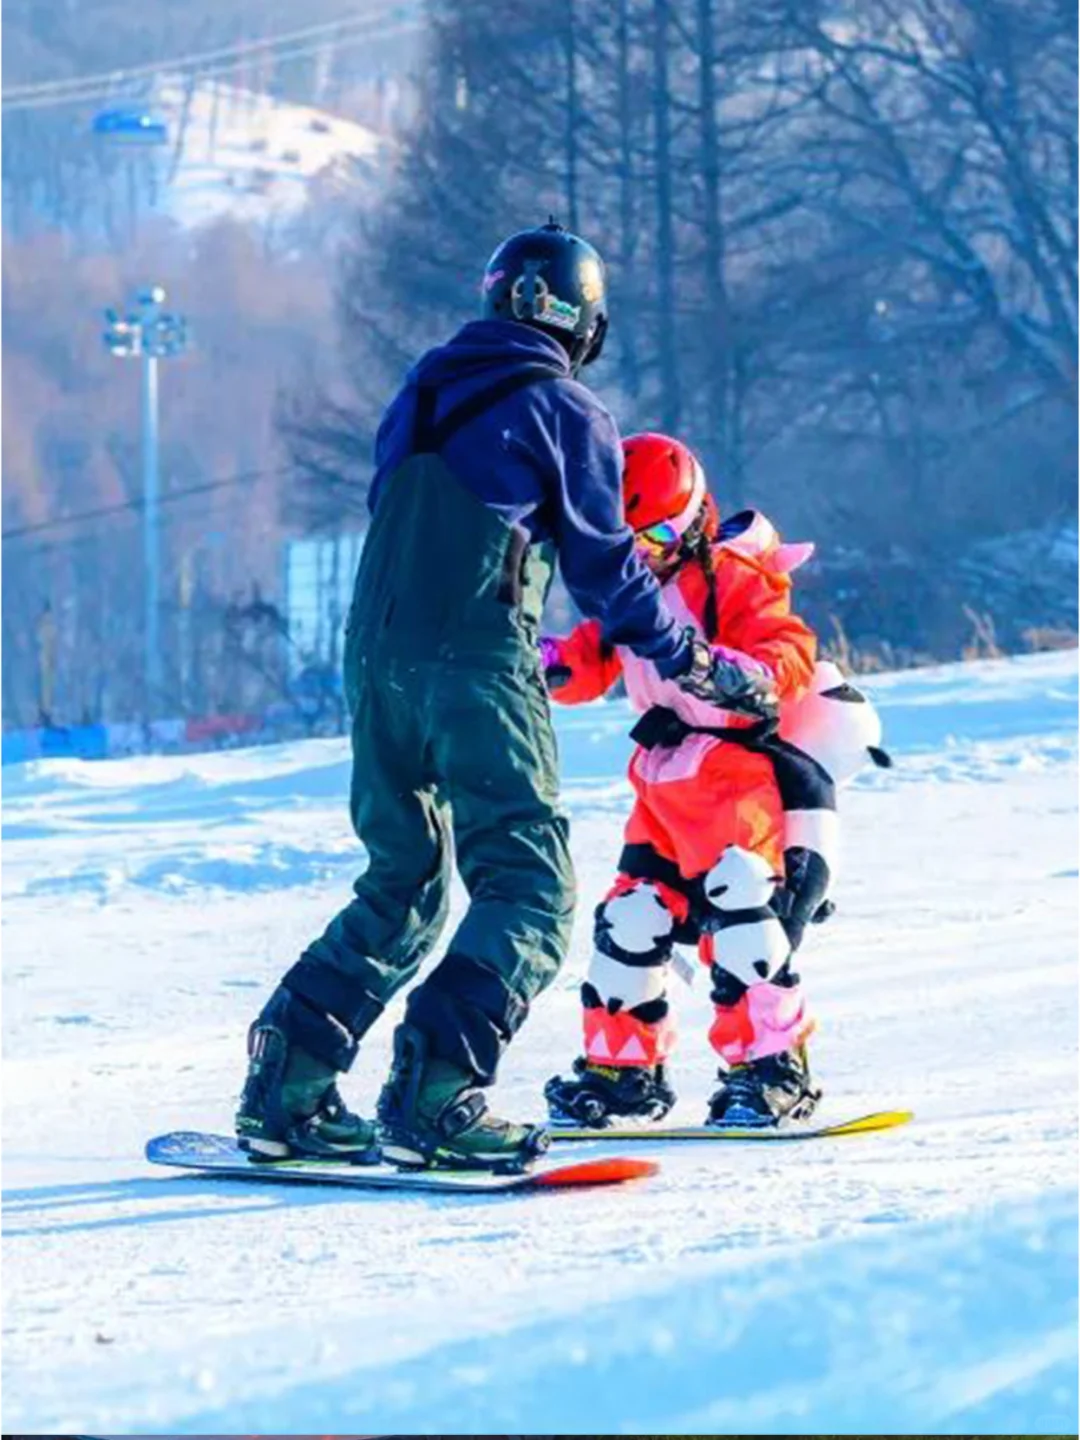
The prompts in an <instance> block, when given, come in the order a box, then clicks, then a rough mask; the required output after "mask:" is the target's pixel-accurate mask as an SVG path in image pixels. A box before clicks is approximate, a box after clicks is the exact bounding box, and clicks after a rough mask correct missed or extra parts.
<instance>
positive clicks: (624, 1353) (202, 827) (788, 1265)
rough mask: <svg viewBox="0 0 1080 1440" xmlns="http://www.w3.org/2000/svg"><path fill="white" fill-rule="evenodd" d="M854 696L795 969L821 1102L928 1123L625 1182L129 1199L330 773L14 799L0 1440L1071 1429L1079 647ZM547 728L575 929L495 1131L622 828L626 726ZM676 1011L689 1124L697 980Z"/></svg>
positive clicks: (329, 882)
mask: <svg viewBox="0 0 1080 1440" xmlns="http://www.w3.org/2000/svg"><path fill="white" fill-rule="evenodd" d="M870 688H871V689H872V690H873V692H874V695H875V698H876V699H877V700H878V702H879V704H880V705H881V708H882V710H883V713H884V716H885V722H886V741H887V743H888V744H889V746H890V748H891V749H892V750H893V752H894V755H895V758H896V760H897V768H896V769H894V770H892V771H889V772H877V773H875V774H873V775H870V776H867V777H865V778H864V779H863V780H862V781H861V782H860V783H859V784H857V786H856V787H855V788H854V790H852V791H851V792H850V793H849V794H848V796H847V800H846V805H845V808H844V814H845V817H846V846H845V849H846V857H847V858H846V867H845V870H844V873H843V875H842V877H841V880H840V883H839V886H838V889H837V893H836V897H835V898H836V899H837V902H838V906H839V909H838V913H837V916H836V918H835V919H834V920H833V921H832V922H831V923H830V924H829V925H827V926H825V927H822V928H821V929H820V930H818V931H816V932H814V933H813V934H812V935H811V938H810V940H809V942H808V945H807V947H806V950H805V952H804V957H805V958H804V963H803V964H802V966H801V967H800V968H801V969H802V972H803V974H804V976H805V978H806V980H807V983H808V986H809V989H810V991H811V995H812V998H813V1002H814V1004H815V1007H816V1009H817V1011H818V1014H819V1017H820V1021H821V1028H820V1033H819V1036H818V1038H817V1040H816V1042H815V1049H814V1054H815V1056H816V1061H817V1068H818V1070H819V1073H820V1075H821V1076H822V1078H823V1079H824V1081H825V1083H826V1085H827V1088H828V1094H829V1105H830V1107H831V1110H832V1113H834V1114H841V1113H843V1112H845V1111H850V1110H852V1109H863V1108H868V1107H878V1106H888V1105H904V1106H910V1107H912V1108H913V1109H914V1110H915V1112H916V1121H915V1123H913V1124H912V1125H910V1126H909V1127H907V1129H906V1130H900V1131H897V1132H894V1133H892V1134H886V1135H880V1136H869V1137H861V1138H852V1139H847V1140H836V1141H832V1142H815V1143H807V1144H805V1145H799V1146H791V1147H783V1146H776V1147H770V1146H737V1145H725V1146H720V1145H713V1146H699V1145H687V1146H681V1147H674V1146H673V1147H669V1148H667V1149H664V1148H663V1147H661V1146H659V1145H644V1146H642V1147H640V1149H639V1150H637V1151H635V1153H645V1154H653V1155H655V1156H656V1157H658V1158H660V1160H661V1162H662V1166H663V1169H662V1173H661V1174H660V1175H659V1176H657V1177H656V1178H655V1179H652V1180H648V1181H644V1182H641V1183H639V1184H637V1185H634V1186H627V1187H624V1188H622V1189H620V1190H618V1191H586V1192H578V1193H573V1194H570V1193H568V1194H554V1195H551V1196H519V1197H502V1198H487V1197H470V1198H464V1197H450V1198H440V1199H436V1198H434V1197H428V1198H421V1197H414V1198H404V1197H397V1198H394V1197H391V1196H386V1195H361V1194H353V1195H349V1194H345V1193H343V1192H340V1191H330V1190H319V1189H315V1188H310V1189H309V1188H304V1189H302V1190H290V1191H286V1190H284V1189H275V1188H269V1187H267V1188H256V1187H253V1186H248V1185H243V1184H241V1183H233V1182H224V1183H222V1182H212V1181H207V1180H202V1179H197V1178H174V1177H171V1176H169V1175H166V1174H160V1173H157V1172H154V1171H152V1170H151V1169H150V1168H149V1167H148V1166H146V1165H145V1164H144V1162H143V1161H142V1159H141V1150H142V1144H143V1141H144V1139H145V1138H146V1136H147V1135H148V1134H150V1133H152V1132H156V1131H161V1130H165V1129H168V1128H173V1127H182V1126H192V1125H205V1126H206V1127H208V1128H211V1127H217V1128H222V1127H227V1126H228V1124H229V1121H230V1117H231V1110H232V1104H233V1101H234V1098H235V1094H236V1091H237V1088H238V1084H239V1081H240V1078H241V1074H242V1068H243V1033H244V1029H245V1027H246V1025H247V1023H248V1021H249V1020H250V1018H251V1016H252V1015H253V1013H254V1011H255V1009H256V1008H257V1006H258V1005H259V1003H260V1001H261V1000H262V999H263V997H264V996H265V995H266V994H267V992H268V990H269V989H270V987H271V986H272V984H273V983H274V981H275V980H276V979H277V976H278V974H279V972H280V971H281V970H282V969H283V967H284V966H285V965H286V964H287V963H289V962H290V961H291V960H292V958H293V957H294V955H295V953H296V952H297V949H298V948H299V947H300V946H301V945H302V944H303V942H304V941H305V940H306V939H307V938H308V937H309V936H310V935H311V934H312V933H313V932H315V931H316V930H318V929H319V928H321V926H322V924H323V922H324V921H325V919H326V918H327V917H328V916H329V914H330V913H331V912H332V911H333V910H334V909H335V908H336V907H337V906H338V905H339V904H340V903H341V902H342V901H343V900H344V899H345V898H346V896H347V890H348V885H349V881H350V877H351V876H352V874H353V873H354V870H355V869H356V868H357V865H358V856H357V850H356V846H355V844H354V842H353V840H352V837H351V835H350V833H349V830H348V822H347V817H346V813H345V794H346V786H347V774H348V767H347V757H346V751H345V747H344V745H343V744H342V743H340V742H328V741H315V742H308V743H304V744H296V745H291V746H285V747H280V748H275V749H267V750H258V751H248V752H241V753H232V754H219V755H210V756H202V757H200V756H196V757H192V756H186V757H168V758H150V759H139V760H128V761H116V762H110V763H99V764H94V763H75V762H65V761H52V762H41V763H38V764H36V765H28V766H18V767H12V768H10V769H8V770H7V771H5V773H4V777H3V778H4V783H5V795H4V873H3V894H4V900H5V905H4V915H3V922H4V923H3V935H4V1079H5V1082H6V1105H5V1110H4V1161H5V1166H4V1227H5V1234H4V1250H5V1265H4V1282H5V1284H4V1301H3V1323H4V1377H3V1378H4V1412H3V1419H4V1429H5V1430H6V1431H12V1430H22V1431H61V1432H65V1433H70V1432H75V1431H88V1432H97V1433H109V1432H113V1433H122V1432H135V1433H148V1432H154V1431H170V1432H180V1431H185V1432H188V1433H200V1432H202V1433H215V1434H221V1433H227V1432H241V1431H242V1432H245V1433H254V1432H259V1431H265V1432H277V1433H293V1432H299V1431H315V1430H320V1431H327V1432H334V1431H360V1430H361V1429H362V1430H363V1431H365V1432H394V1433H407V1432H424V1431H427V1432H433V1431H439V1432H441V1433H469V1434H475V1433H487V1432H493V1431H500V1430H507V1431H511V1430H512V1431H515V1432H517V1433H522V1432H525V1433H528V1432H545V1433H556V1432H563V1433H575V1432H578V1433H585V1432H588V1433H604V1432H608V1433H611V1432H620V1431H622V1432H627V1433H637V1432H653V1433H655V1432H665V1431H671V1432H680V1431H681V1432H695V1433H696V1432H702V1433H704V1432H716V1433H723V1432H737V1433H819V1432H824V1433H829V1434H837V1433H847V1432H858V1433H864V1434H865V1433H901V1434H910V1433H964V1434H973V1433H983V1434H986V1433H995V1432H1008V1433H1010V1434H1015V1433H1046V1432H1054V1431H1056V1432H1067V1431H1073V1432H1075V1429H1076V1426H1077V1363H1076V1354H1077V1306H1076V1300H1077V1295H1076V1290H1077V1214H1076V1211H1077V1190H1076V1166H1077V1145H1076V1115H1075V1100H1076V1088H1077V1085H1076V1081H1077V1076H1076V1034H1077V1005H1076V998H1077V954H1076V909H1077V906H1076V900H1077V868H1076V867H1077V857H1076V736H1075V729H1076V697H1077V662H1076V654H1075V652H1066V653H1056V654H1048V655H1039V656H1033V657H1030V658H1026V659H1021V660H1015V661H1000V662H985V663H980V664H977V665H969V666H956V667H945V668H941V669H937V670H926V671H918V672H909V673H905V674H899V675H893V676H886V677H879V678H875V680H874V682H873V684H872V686H871V687H870ZM559 723H560V735H561V742H562V755H563V767H564V774H565V777H566V786H565V793H566V799H567V803H568V806H569V808H570V811H571V814H572V817H573V826H574V828H573V843H574V849H575V856H576V860H577V865H578V870H579V879H580V884H581V891H582V896H583V902H582V906H581V913H580V915H579V920H578V926H577V931H576V938H575V944H574V948H573V953H572V957H571V960H570V963H569V965H568V967H567V969H566V972H565V973H564V975H563V976H562V977H561V978H560V980H559V982H558V983H557V985H556V987H555V988H554V989H553V990H552V991H550V992H549V993H548V994H547V995H546V996H544V997H543V999H542V1000H541V1001H540V1002H539V1003H538V1005H537V1006H536V1009H535V1012H534V1015H533V1017H532V1018H531V1020H530V1022H529V1024H528V1026H527V1028H526V1029H525V1030H524V1031H523V1033H522V1036H521V1038H520V1040H519V1042H518V1043H517V1045H516V1046H515V1047H514V1049H513V1050H512V1052H511V1054H510V1056H509V1058H508V1061H507V1064H506V1066H505V1076H504V1083H503V1084H502V1085H501V1086H500V1090H499V1092H498V1094H499V1100H500V1102H501V1104H502V1105H503V1106H504V1108H505V1109H506V1110H507V1112H514V1113H517V1114H521V1115H524V1114H526V1113H527V1112H533V1113H535V1112H536V1111H537V1108H538V1107H537V1104H536V1100H537V1095H538V1093H539V1089H540V1086H541V1084H542V1082H543V1080H544V1079H545V1078H546V1077H547V1075H549V1074H550V1073H551V1072H552V1070H553V1069H554V1068H556V1066H559V1065H564V1064H566V1063H568V1062H569V1060H570V1059H571V1057H572V1056H573V1054H574V1053H575V1048H576V1041H577V1031H576V1025H577V1000H576V988H577V984H578V982H579V979H580V975H581V973H582V970H583V968H584V966H585V963H586V959H587V954H588V935H589V911H590V908H591V904H592V902H593V901H594V899H595V898H596V897H598V896H599V895H600V893H601V891H602V889H603V888H604V886H605V884H606V882H607V878H608V875H609V872H610V868H611V865H612V863H613V861H614V859H615V857H616V856H617V854H618V850H619V846H620V827H621V821H622V819H623V816H624V814H625V810H626V795H627V790H626V786H625V783H624V781H623V780H622V778H621V775H622V768H623V764H624V760H625V755H626V743H625V740H624V738H623V737H624V734H625V730H626V728H627V712H626V711H625V710H624V709H623V708H622V706H618V705H616V706H600V707H590V708H589V709H588V710H586V711H581V712H577V713H574V714H566V713H563V714H562V715H561V716H560V722H559ZM459 899H460V897H459ZM702 978H704V977H702ZM678 991H679V993H678V994H677V995H676V997H675V998H676V1001H677V1003H678V1005H679V1009H680V1013H681V1021H682V1024H681V1028H682V1035H683V1041H682V1051H681V1058H680V1059H679V1061H678V1063H677V1067H676V1075H675V1079H676V1085H677V1088H678V1089H679V1091H680V1094H681V1095H682V1097H683V1100H682V1103H681V1108H680V1111H679V1115H680V1116H681V1117H682V1118H686V1119H697V1118H699V1117H700V1115H701V1112H702V1105H703V1101H704V1097H705V1095H706V1093H707V1091H708V1088H709V1081H710V1078H711V1069H712V1067H711V1063H710V1059H709V1055H708V1051H707V1046H706V1043H705V1030H706V1028H707V1016H708V1009H709V1007H708V997H707V993H706V992H707V985H705V984H702V983H699V984H698V985H697V986H695V987H694V989H693V990H687V989H684V988H683V987H682V986H678ZM395 1014H396V1010H395V1012H394V1014H391V1016H390V1017H389V1020H390V1021H392V1020H393V1019H394V1018H395ZM389 1035H390V1023H387V1022H384V1025H383V1027H382V1029H381V1030H380V1031H377V1032H376V1034H375V1036H374V1037H373V1038H372V1039H371V1040H370V1041H369V1042H368V1044H367V1045H366V1046H365V1048H364V1052H363V1055H362V1057H361V1061H360V1063H359V1064H358V1066H357V1069H356V1071H355V1072H354V1074H353V1075H352V1076H351V1077H350V1078H349V1080H348V1082H347V1086H346V1089H347V1093H348V1095H349V1097H350V1098H351V1099H352V1100H354V1101H355V1102H356V1103H357V1104H358V1106H360V1107H365V1106H370V1104H371V1103H372V1101H373V1098H374V1095H375V1092H376V1089H377V1086H378V1084H379V1083H380V1080H381V1075H382V1070H383V1067H384V1066H385V1063H386V1058H387V1053H388V1046H389Z"/></svg>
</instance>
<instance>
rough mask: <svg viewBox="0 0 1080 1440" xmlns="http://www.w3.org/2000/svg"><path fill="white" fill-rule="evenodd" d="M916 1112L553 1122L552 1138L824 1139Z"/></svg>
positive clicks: (881, 1126)
mask: <svg viewBox="0 0 1080 1440" xmlns="http://www.w3.org/2000/svg"><path fill="white" fill-rule="evenodd" d="M913 1116H914V1112H913V1111H911V1110H874V1111H872V1112H871V1113H870V1114H867V1115H857V1116H855V1117H854V1118H852V1119H850V1120H840V1121H836V1122H834V1123H832V1124H829V1125H815V1124H814V1123H813V1122H812V1121H808V1122H806V1123H805V1124H803V1123H801V1122H800V1121H794V1122H793V1123H792V1124H790V1125H788V1126H781V1127H780V1128H779V1129H775V1130H774V1129H766V1130H754V1129H737V1128H735V1127H732V1128H731V1129H727V1130H722V1129H719V1128H717V1127H716V1126H713V1125H648V1124H645V1125H636V1126H635V1125H626V1124H623V1125H609V1126H608V1127H607V1128H606V1129H604V1130H586V1129H575V1128H574V1127H573V1126H563V1125H551V1126H550V1127H549V1128H550V1130H551V1134H552V1138H553V1139H555V1140H557V1141H559V1142H560V1143H561V1142H562V1141H564V1140H620V1141H621V1140H626V1141H633V1140H820V1139H823V1138H825V1137H828V1136H832V1135H864V1134H867V1133H869V1132H870V1131H874V1130H892V1129H895V1127H896V1126H897V1125H906V1124H907V1123H908V1121H909V1120H911V1119H912V1118H913Z"/></svg>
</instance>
